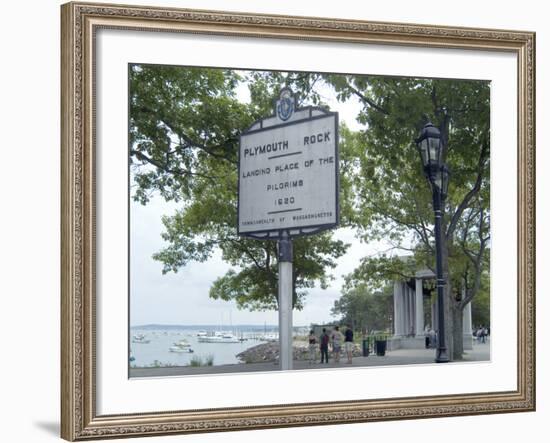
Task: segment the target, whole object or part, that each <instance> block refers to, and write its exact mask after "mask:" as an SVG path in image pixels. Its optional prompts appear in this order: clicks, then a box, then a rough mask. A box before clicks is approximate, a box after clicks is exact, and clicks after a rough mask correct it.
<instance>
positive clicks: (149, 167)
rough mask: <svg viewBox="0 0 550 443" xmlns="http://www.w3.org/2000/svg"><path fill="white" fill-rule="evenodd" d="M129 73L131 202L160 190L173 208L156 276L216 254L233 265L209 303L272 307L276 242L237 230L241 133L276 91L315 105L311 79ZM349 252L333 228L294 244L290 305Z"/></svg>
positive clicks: (164, 70) (147, 68)
mask: <svg viewBox="0 0 550 443" xmlns="http://www.w3.org/2000/svg"><path fill="white" fill-rule="evenodd" d="M129 75H130V158H131V167H132V177H133V182H134V183H133V198H134V199H135V200H137V201H139V202H141V203H143V204H147V202H148V201H149V199H150V198H151V195H152V194H153V193H158V194H160V196H162V197H163V198H164V199H165V200H167V201H176V202H179V203H180V208H179V209H178V210H177V211H176V213H175V214H172V215H166V216H164V217H163V220H162V221H163V223H164V226H165V232H164V233H163V234H162V237H163V239H164V240H165V241H166V242H167V246H166V247H165V248H164V249H162V250H161V251H159V252H157V253H156V254H155V255H154V258H155V259H156V260H158V261H160V262H161V263H163V272H165V273H166V272H177V271H178V269H180V268H181V267H183V266H185V265H186V264H187V263H189V261H199V262H204V261H207V260H208V259H209V258H210V257H211V256H212V254H213V253H214V251H216V250H218V249H219V250H221V253H222V258H223V260H224V261H226V262H227V263H229V264H230V265H231V266H232V268H231V269H230V270H229V271H228V272H227V273H226V274H225V275H223V276H221V277H219V278H218V279H217V280H216V281H215V283H214V284H213V286H212V287H211V289H210V297H212V298H215V299H221V300H234V301H235V302H236V303H237V305H238V306H239V307H241V308H246V309H251V310H263V309H274V308H276V307H277V279H278V275H277V262H276V257H277V255H276V248H275V243H274V242H272V241H260V240H251V239H247V238H243V237H239V236H238V235H237V231H236V227H237V154H238V136H239V133H240V132H241V131H243V130H245V129H246V128H247V127H249V126H250V125H251V123H252V122H253V121H255V120H257V119H259V118H260V117H263V116H265V115H266V114H269V113H272V104H273V100H274V98H275V96H276V94H277V93H278V91H279V89H280V88H281V86H284V85H286V86H292V87H293V88H300V90H301V91H305V93H304V94H303V95H302V99H303V100H304V101H307V100H313V101H315V100H317V98H316V97H317V95H316V94H315V93H314V92H308V91H312V87H309V86H308V85H311V84H312V83H313V82H315V81H316V80H315V78H314V76H309V75H304V74H301V73H279V72H275V73H267V72H266V73H262V72H253V73H250V72H245V71H241V72H239V71H232V70H220V69H208V68H181V67H171V66H151V65H133V66H131V67H130V72H129ZM242 84H245V85H248V86H249V89H250V96H251V101H250V103H242V100H239V98H238V96H237V88H238V87H239V86H242ZM346 247H347V245H345V244H344V243H343V242H341V241H339V240H335V239H333V238H332V234H331V233H330V232H325V233H323V234H320V235H315V236H311V237H304V238H299V239H297V240H295V242H294V273H293V283H294V296H293V302H294V307H295V308H297V309H300V308H302V306H303V303H304V297H305V295H306V293H307V290H308V289H310V288H313V287H314V286H315V285H316V284H319V285H320V286H321V287H326V286H327V284H328V281H329V280H330V278H331V276H330V274H329V271H330V269H331V268H334V267H335V265H336V262H335V260H336V259H337V258H338V257H340V256H342V255H343V254H344V252H345V250H346Z"/></svg>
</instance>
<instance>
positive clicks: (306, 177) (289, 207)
mask: <svg viewBox="0 0 550 443" xmlns="http://www.w3.org/2000/svg"><path fill="white" fill-rule="evenodd" d="M297 111H298V110H297ZM300 111H301V112H296V113H295V114H294V117H295V118H294V119H289V121H288V122H282V123H281V120H279V122H273V123H275V124H273V123H271V121H270V120H271V119H266V120H265V123H268V122H269V123H270V124H269V125H268V124H266V125H264V124H262V123H261V122H260V124H256V125H254V126H253V127H252V128H253V129H251V130H249V131H248V132H246V133H243V134H241V140H240V151H239V211H238V215H239V224H238V230H239V234H241V235H252V236H256V237H262V236H264V237H265V236H267V237H273V236H277V235H278V232H280V231H282V230H289V231H290V234H291V235H299V234H304V233H311V232H317V231H319V230H322V229H328V228H330V227H333V226H335V225H336V224H337V222H338V150H337V146H338V116H337V114H336V113H327V112H326V111H322V110H319V109H317V108H303V109H301V110H300ZM301 115H303V116H306V118H302V119H296V118H299V117H300V116H301ZM277 123H279V124H277ZM266 126H267V127H266Z"/></svg>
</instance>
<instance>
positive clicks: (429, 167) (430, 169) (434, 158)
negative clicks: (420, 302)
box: [416, 122, 450, 363]
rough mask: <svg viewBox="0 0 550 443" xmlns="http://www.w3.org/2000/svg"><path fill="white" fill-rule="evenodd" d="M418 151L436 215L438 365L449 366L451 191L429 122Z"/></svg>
mask: <svg viewBox="0 0 550 443" xmlns="http://www.w3.org/2000/svg"><path fill="white" fill-rule="evenodd" d="M416 144H417V146H418V151H419V152H420V157H421V159H422V166H423V167H424V175H425V176H426V178H427V179H428V180H429V182H430V186H431V188H432V198H433V208H434V214H435V261H436V263H435V265H436V266H435V267H436V278H437V305H438V306H437V318H438V336H437V352H436V357H435V361H436V363H448V362H449V361H450V360H449V353H448V352H447V346H446V340H445V314H444V313H445V310H444V304H443V303H444V290H445V284H446V282H445V278H444V277H443V266H442V258H441V255H442V254H441V219H442V218H443V203H444V202H445V199H446V198H447V190H448V189H449V170H448V169H447V166H446V165H445V164H443V160H442V153H441V151H442V150H441V133H440V132H439V129H437V128H436V127H435V126H434V125H432V124H431V123H429V122H428V123H427V124H426V125H425V126H424V128H423V129H422V132H421V134H420V137H418V139H416Z"/></svg>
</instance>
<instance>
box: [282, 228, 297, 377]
mask: <svg viewBox="0 0 550 443" xmlns="http://www.w3.org/2000/svg"><path fill="white" fill-rule="evenodd" d="M278 250H279V251H278V252H279V254H278V255H279V291H278V292H279V293H278V296H279V365H280V367H281V370H283V371H284V370H289V369H292V360H293V359H292V295H293V294H292V293H293V292H294V291H293V286H294V285H293V278H292V277H293V276H292V240H291V238H290V236H289V235H288V231H283V233H282V235H281V239H280V240H279V241H278Z"/></svg>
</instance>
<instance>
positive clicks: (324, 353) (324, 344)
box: [319, 328, 330, 363]
mask: <svg viewBox="0 0 550 443" xmlns="http://www.w3.org/2000/svg"><path fill="white" fill-rule="evenodd" d="M329 340H330V338H329V336H328V334H327V329H326V328H323V333H322V334H321V337H320V339H319V342H320V343H319V348H320V349H321V363H323V362H325V363H328V343H329ZM325 360H326V361H325Z"/></svg>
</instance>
